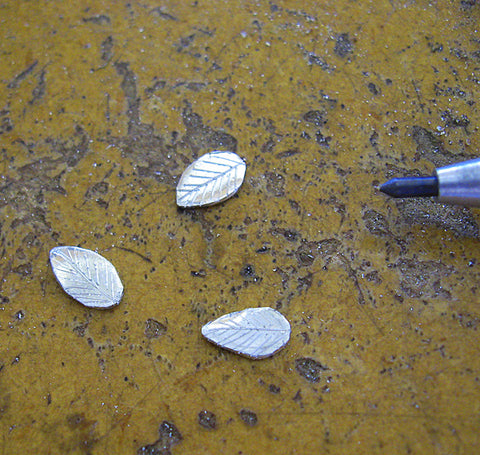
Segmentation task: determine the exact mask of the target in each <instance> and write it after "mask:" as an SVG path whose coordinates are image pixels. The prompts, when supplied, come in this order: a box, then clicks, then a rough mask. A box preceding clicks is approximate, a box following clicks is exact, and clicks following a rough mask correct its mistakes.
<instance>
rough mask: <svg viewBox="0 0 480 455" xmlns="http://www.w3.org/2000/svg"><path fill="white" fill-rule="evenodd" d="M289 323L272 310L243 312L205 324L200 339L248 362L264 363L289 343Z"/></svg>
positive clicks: (257, 309) (266, 308)
mask: <svg viewBox="0 0 480 455" xmlns="http://www.w3.org/2000/svg"><path fill="white" fill-rule="evenodd" d="M290 332H291V329H290V323H289V322H288V321H287V319H286V318H285V316H283V315H282V314H281V313H279V312H278V311H277V310H274V309H273V308H268V307H263V308H247V309H246V310H242V311H236V312H235V313H230V314H226V315H224V316H221V317H219V318H218V319H215V320H214V321H211V322H209V323H208V324H205V325H204V326H203V327H202V335H203V336H204V337H205V338H206V339H207V340H208V341H211V342H212V343H214V344H216V345H218V346H220V347H222V348H225V349H229V350H230V351H233V352H235V353H237V354H240V355H243V356H245V357H249V358H251V359H264V358H265V357H270V356H272V355H273V354H275V353H276V352H277V351H279V350H280V349H282V348H283V347H284V346H285V345H286V344H287V343H288V340H289V339H290Z"/></svg>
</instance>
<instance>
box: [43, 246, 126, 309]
mask: <svg viewBox="0 0 480 455" xmlns="http://www.w3.org/2000/svg"><path fill="white" fill-rule="evenodd" d="M50 263H51V265H52V269H53V273H54V274H55V277H56V278H57V280H58V282H59V283H60V284H61V286H62V288H63V290H64V291H65V292H66V293H67V294H68V295H69V296H71V297H73V298H74V299H76V300H78V301H79V302H80V303H82V304H83V305H85V306H87V307H91V308H110V307H112V306H115V305H118V303H119V302H120V300H121V298H122V295H123V284H122V282H121V281H120V277H119V276H118V273H117V271H116V270H115V267H114V266H113V265H112V264H111V263H110V262H109V261H107V260H106V259H105V258H104V257H103V256H100V255H99V254H97V253H95V252H94V251H91V250H86V249H85V248H79V247H76V246H57V247H55V248H52V250H51V251H50Z"/></svg>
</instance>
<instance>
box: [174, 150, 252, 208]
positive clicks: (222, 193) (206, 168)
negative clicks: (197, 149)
mask: <svg viewBox="0 0 480 455" xmlns="http://www.w3.org/2000/svg"><path fill="white" fill-rule="evenodd" d="M245 170H246V165H245V162H244V161H243V160H242V159H241V158H240V157H239V156H238V155H237V154H236V153H233V152H221V151H214V152H210V153H207V154H205V155H203V156H201V157H200V158H198V159H197V160H196V161H194V162H193V163H192V164H190V166H188V167H187V169H185V171H184V172H183V174H182V177H181V178H180V181H179V183H178V186H177V204H178V205H179V206H180V207H196V206H202V205H212V204H217V203H218V202H222V201H224V200H225V199H228V198H229V197H231V196H233V195H234V194H235V193H236V192H237V191H238V189H239V188H240V186H241V185H242V183H243V179H244V177H245Z"/></svg>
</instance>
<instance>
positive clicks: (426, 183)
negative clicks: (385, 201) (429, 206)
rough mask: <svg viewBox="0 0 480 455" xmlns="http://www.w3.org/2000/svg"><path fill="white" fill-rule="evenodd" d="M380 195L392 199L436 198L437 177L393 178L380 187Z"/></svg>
mask: <svg viewBox="0 0 480 455" xmlns="http://www.w3.org/2000/svg"><path fill="white" fill-rule="evenodd" d="M380 191H381V192H382V193H385V194H388V196H392V197H396V198H399V197H428V196H438V179H437V177H405V178H394V179H391V180H389V181H388V182H386V183H384V184H383V185H382V186H381V187H380Z"/></svg>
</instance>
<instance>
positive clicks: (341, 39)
mask: <svg viewBox="0 0 480 455" xmlns="http://www.w3.org/2000/svg"><path fill="white" fill-rule="evenodd" d="M333 52H335V54H337V55H338V56H339V57H341V58H345V57H347V56H348V55H349V54H351V53H352V52H353V44H352V41H351V40H350V36H349V35H348V33H341V34H339V35H337V38H336V41H335V47H334V48H333Z"/></svg>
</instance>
